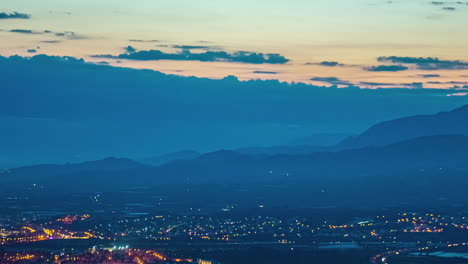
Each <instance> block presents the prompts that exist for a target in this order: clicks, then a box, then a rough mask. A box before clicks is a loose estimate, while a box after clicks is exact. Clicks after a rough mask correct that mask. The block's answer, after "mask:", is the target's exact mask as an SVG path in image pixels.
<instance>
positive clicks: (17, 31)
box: [10, 29, 42, 34]
mask: <svg viewBox="0 0 468 264" xmlns="http://www.w3.org/2000/svg"><path fill="white" fill-rule="evenodd" d="M10 32H11V33H20V34H42V33H40V32H34V31H32V30H30V29H12V30H10Z"/></svg>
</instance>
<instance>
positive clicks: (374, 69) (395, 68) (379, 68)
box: [364, 65, 409, 72]
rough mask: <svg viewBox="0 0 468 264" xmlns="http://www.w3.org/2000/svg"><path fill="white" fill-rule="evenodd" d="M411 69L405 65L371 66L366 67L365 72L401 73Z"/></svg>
mask: <svg viewBox="0 0 468 264" xmlns="http://www.w3.org/2000/svg"><path fill="white" fill-rule="evenodd" d="M408 69H409V68H408V67H406V66H403V65H379V66H370V67H364V70H366V71H371V72H399V71H406V70H408Z"/></svg>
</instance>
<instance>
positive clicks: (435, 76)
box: [418, 74, 441, 78]
mask: <svg viewBox="0 0 468 264" xmlns="http://www.w3.org/2000/svg"><path fill="white" fill-rule="evenodd" d="M418 77H421V78H440V77H441V76H440V74H419V75H418Z"/></svg>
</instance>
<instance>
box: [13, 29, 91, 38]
mask: <svg viewBox="0 0 468 264" xmlns="http://www.w3.org/2000/svg"><path fill="white" fill-rule="evenodd" d="M9 32H10V33H18V34H32V35H52V36H55V37H62V38H66V39H70V40H74V39H87V37H85V36H83V35H79V34H77V33H75V32H73V31H65V32H53V31H50V30H43V31H35V30H31V29H12V30H10V31H9Z"/></svg>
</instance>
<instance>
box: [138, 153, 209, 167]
mask: <svg viewBox="0 0 468 264" xmlns="http://www.w3.org/2000/svg"><path fill="white" fill-rule="evenodd" d="M200 155H201V154H200V153H199V152H197V151H194V150H183V151H178V152H172V153H168V154H164V155H160V156H157V157H152V158H146V159H141V160H140V161H141V162H142V163H144V164H149V165H153V166H159V165H162V164H164V163H168V162H171V161H176V160H191V159H194V158H196V157H198V156H200Z"/></svg>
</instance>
